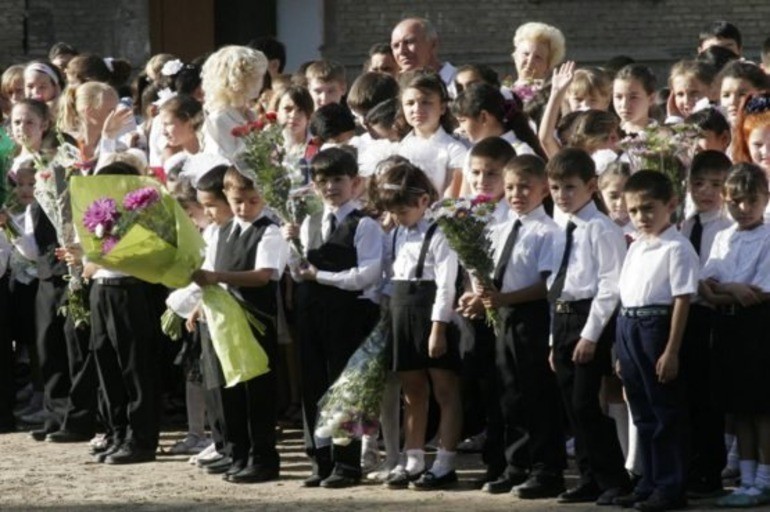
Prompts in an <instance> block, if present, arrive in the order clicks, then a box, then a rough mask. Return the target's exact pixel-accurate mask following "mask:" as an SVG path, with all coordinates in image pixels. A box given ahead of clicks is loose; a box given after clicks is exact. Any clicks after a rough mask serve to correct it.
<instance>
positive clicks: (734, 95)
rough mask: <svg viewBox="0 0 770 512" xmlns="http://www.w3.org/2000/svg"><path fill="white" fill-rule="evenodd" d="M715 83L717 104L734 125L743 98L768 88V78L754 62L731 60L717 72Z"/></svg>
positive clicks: (769, 84) (769, 79) (769, 81)
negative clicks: (717, 96)
mask: <svg viewBox="0 0 770 512" xmlns="http://www.w3.org/2000/svg"><path fill="white" fill-rule="evenodd" d="M716 84H717V86H718V87H719V105H720V106H721V107H722V111H723V112H724V113H725V115H726V116H727V120H728V121H729V122H730V125H731V126H735V122H736V120H737V118H738V112H739V111H740V106H741V102H742V101H743V99H744V98H745V97H746V96H750V95H753V94H757V93H758V92H760V91H763V90H767V89H770V78H768V77H767V75H766V74H765V73H764V72H763V71H762V69H761V68H760V67H759V66H757V65H755V64H752V63H750V62H743V61H733V62H731V63H730V64H728V65H727V66H725V67H724V69H723V70H722V71H721V72H720V73H719V76H717V79H716ZM733 136H735V134H733Z"/></svg>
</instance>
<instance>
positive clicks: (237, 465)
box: [222, 462, 246, 480]
mask: <svg viewBox="0 0 770 512" xmlns="http://www.w3.org/2000/svg"><path fill="white" fill-rule="evenodd" d="M245 467H246V463H245V462H233V463H232V464H230V467H229V468H227V471H225V474H224V475H222V479H223V480H230V477H231V476H233V475H234V474H236V473H240V472H241V471H243V469H244V468H245Z"/></svg>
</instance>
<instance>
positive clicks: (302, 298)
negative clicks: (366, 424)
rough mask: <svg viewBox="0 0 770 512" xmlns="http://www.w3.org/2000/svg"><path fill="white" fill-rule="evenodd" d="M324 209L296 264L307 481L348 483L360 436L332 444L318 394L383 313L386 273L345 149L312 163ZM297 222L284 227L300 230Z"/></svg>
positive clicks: (304, 233) (379, 238) (353, 480)
mask: <svg viewBox="0 0 770 512" xmlns="http://www.w3.org/2000/svg"><path fill="white" fill-rule="evenodd" d="M310 174H311V178H312V180H313V187H314V188H315V190H316V193H317V194H318V195H319V196H321V199H322V200H323V203H324V210H323V212H322V213H319V214H315V215H313V216H311V217H308V218H307V219H305V221H304V222H303V223H302V227H301V228H300V240H301V241H302V245H303V247H304V248H305V251H306V258H307V261H308V265H307V266H306V267H304V268H299V269H294V270H293V271H292V274H293V277H294V278H295V280H297V281H298V282H299V283H300V284H299V285H298V286H297V290H296V297H297V305H296V310H295V314H296V318H297V319H298V322H297V331H298V334H299V343H300V365H301V371H302V377H303V378H302V384H301V385H302V410H303V417H304V424H305V447H306V450H307V453H308V455H309V456H310V458H311V459H312V461H313V475H312V476H310V478H308V479H306V480H305V482H304V485H305V487H318V486H319V485H320V486H322V487H326V488H343V487H350V486H352V485H356V484H357V483H358V482H359V480H360V479H361V465H360V464H361V442H360V441H359V440H356V441H353V442H351V443H350V444H348V445H347V446H340V445H332V443H331V439H328V438H327V439H321V438H318V437H317V436H316V435H315V427H316V419H317V415H318V407H317V404H318V400H319V399H320V398H321V396H323V394H324V393H325V392H326V390H327V389H328V388H329V386H331V385H332V384H333V383H334V381H335V380H336V379H337V377H338V376H339V374H340V373H342V370H343V369H344V368H345V365H346V364H347V361H348V359H349V358H350V356H351V355H352V354H353V352H355V350H356V349H357V348H358V346H359V345H360V344H361V342H362V341H363V340H364V339H365V338H366V336H367V335H368V334H369V333H370V332H371V331H372V329H373V328H374V326H375V324H376V323H377V320H378V318H379V306H378V305H377V303H378V302H379V297H378V292H377V287H378V285H379V282H380V277H381V273H382V262H381V259H382V244H383V233H382V229H381V228H380V226H379V224H378V223H377V222H376V221H374V220H373V219H370V218H368V217H365V216H364V214H363V213H362V212H361V211H360V209H359V208H360V206H359V205H358V203H357V202H356V201H355V195H354V192H355V190H356V189H358V187H359V185H360V180H361V178H360V177H359V176H358V165H357V164H356V159H355V158H354V157H353V155H352V154H351V153H349V152H348V151H346V150H344V149H342V148H329V149H325V150H323V151H321V152H319V153H318V154H317V155H316V156H315V158H314V159H313V161H312V163H311V170H310ZM294 231H296V227H291V228H289V229H287V230H285V231H284V233H285V234H286V235H290V234H293V232H294Z"/></svg>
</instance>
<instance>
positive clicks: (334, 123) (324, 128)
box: [309, 103, 356, 141]
mask: <svg viewBox="0 0 770 512" xmlns="http://www.w3.org/2000/svg"><path fill="white" fill-rule="evenodd" d="M309 128H310V133H311V134H312V135H313V136H314V137H320V138H321V140H323V141H327V140H331V139H334V138H335V137H338V136H339V135H341V134H343V133H345V132H350V131H354V130H355V129H356V120H355V118H354V117H353V114H352V113H351V112H350V110H348V108H347V107H346V106H344V105H341V104H339V103H330V104H328V105H324V106H323V107H321V108H319V109H318V110H316V111H315V112H313V115H312V116H311V117H310V127H309Z"/></svg>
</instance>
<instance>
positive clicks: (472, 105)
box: [452, 83, 547, 159]
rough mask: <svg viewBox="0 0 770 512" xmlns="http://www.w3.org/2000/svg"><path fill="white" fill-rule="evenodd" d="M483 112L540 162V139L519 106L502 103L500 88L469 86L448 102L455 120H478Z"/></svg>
mask: <svg viewBox="0 0 770 512" xmlns="http://www.w3.org/2000/svg"><path fill="white" fill-rule="evenodd" d="M482 111H486V112H487V113H488V114H489V115H490V116H492V117H493V118H494V119H496V120H497V122H499V123H500V124H501V125H502V126H503V130H505V131H508V130H511V131H512V132H513V133H515V134H516V137H517V138H518V139H519V140H521V141H523V142H526V143H527V144H529V146H530V147H531V148H532V149H533V150H534V151H535V153H537V154H538V156H540V157H541V158H543V159H546V158H547V157H546V154H545V151H543V148H542V147H541V146H540V140H539V139H538V138H537V135H535V132H533V131H532V127H531V126H530V125H529V117H527V115H526V114H525V113H524V112H523V111H522V109H521V104H520V103H518V102H517V101H516V100H515V99H513V100H506V99H505V98H504V97H503V94H502V93H501V92H500V89H499V88H497V87H493V86H491V85H489V84H483V83H477V84H472V85H471V86H469V87H468V88H467V89H466V90H464V91H463V92H462V93H460V95H459V96H457V99H455V101H454V103H452V112H453V113H454V115H455V116H457V117H473V118H475V117H478V116H479V115H481V112H482Z"/></svg>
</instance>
